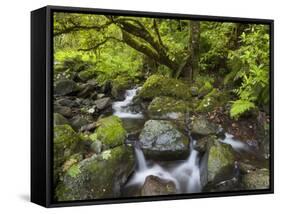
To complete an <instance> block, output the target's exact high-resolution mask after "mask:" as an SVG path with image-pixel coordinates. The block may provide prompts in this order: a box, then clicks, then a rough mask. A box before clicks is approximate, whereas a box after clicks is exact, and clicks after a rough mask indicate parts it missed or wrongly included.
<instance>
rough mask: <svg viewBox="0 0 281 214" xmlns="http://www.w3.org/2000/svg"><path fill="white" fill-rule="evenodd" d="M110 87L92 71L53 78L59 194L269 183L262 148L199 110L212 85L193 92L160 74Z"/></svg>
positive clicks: (177, 191)
mask: <svg viewBox="0 0 281 214" xmlns="http://www.w3.org/2000/svg"><path fill="white" fill-rule="evenodd" d="M112 88H113V87H112V86H110V84H109V83H105V84H104V85H103V86H99V85H98V84H97V82H95V81H94V80H93V79H91V80H89V81H87V82H86V83H83V84H80V85H78V84H76V83H75V82H74V81H62V82H58V83H57V85H56V86H55V94H56V97H55V103H54V111H55V117H54V125H55V127H57V129H58V130H60V131H55V139H54V142H55V157H57V159H55V168H56V170H55V178H54V179H55V183H56V185H57V188H56V197H57V200H59V201H64V200H78V199H95V198H113V197H121V196H125V197H128V196H130V197H132V196H147V195H159V194H162V195H167V194H181V193H195V192H210V191H216V192H217V191H234V190H245V189H263V188H268V185H269V173H268V166H267V162H266V160H265V158H264V154H263V151H262V149H260V148H258V147H257V145H256V144H253V143H249V142H250V141H249V142H247V141H246V142H245V141H242V140H240V139H237V136H234V135H232V134H231V133H228V132H226V131H225V130H227V131H228V130H232V129H228V128H227V127H225V124H224V123H222V124H218V123H217V122H216V121H213V120H212V118H210V115H209V113H208V114H204V113H203V112H202V110H200V111H199V110H198V111H196V112H194V111H193V109H195V105H197V107H196V109H197V108H199V107H200V106H201V107H200V108H203V107H204V105H203V107H202V105H201V103H202V102H205V100H204V99H205V98H203V99H201V100H200V99H198V97H199V95H200V96H203V97H207V98H206V99H207V100H208V99H210V101H209V102H210V103H211V102H212V101H211V99H212V98H214V96H215V95H214V92H213V90H211V91H210V92H209V93H207V94H205V95H202V93H203V92H200V93H193V94H192V93H191V92H190V91H189V89H188V88H187V86H186V84H184V83H181V82H178V80H173V79H171V80H169V81H168V82H165V79H163V77H158V76H152V77H151V78H149V79H148V80H147V81H146V82H145V83H144V85H143V86H142V87H137V86H130V87H129V89H125V90H124V89H122V90H121V91H120V92H119V93H120V94H121V95H118V93H117V94H116V93H115V96H113V95H112V93H111V92H112ZM193 92H194V91H193ZM204 93H206V92H204ZM210 93H211V95H210ZM195 95H196V96H195ZM216 96H217V95H216ZM199 102H200V103H199ZM219 102H222V101H219ZM198 103H199V104H198ZM209 105H214V106H216V105H218V104H217V103H212V104H209ZM205 107H209V106H208V105H207V106H205ZM205 107H204V108H205ZM214 109H216V107H214ZM211 112H212V111H211ZM221 122H223V120H222V121H221ZM231 127H232V126H231ZM232 128H233V127H232ZM241 129H242V127H241ZM68 139H69V140H68ZM70 139H71V140H70ZM66 142H68V143H69V145H65V143H66ZM113 169H114V170H113ZM255 177H260V179H259V181H257V180H256V179H254V178H255Z"/></svg>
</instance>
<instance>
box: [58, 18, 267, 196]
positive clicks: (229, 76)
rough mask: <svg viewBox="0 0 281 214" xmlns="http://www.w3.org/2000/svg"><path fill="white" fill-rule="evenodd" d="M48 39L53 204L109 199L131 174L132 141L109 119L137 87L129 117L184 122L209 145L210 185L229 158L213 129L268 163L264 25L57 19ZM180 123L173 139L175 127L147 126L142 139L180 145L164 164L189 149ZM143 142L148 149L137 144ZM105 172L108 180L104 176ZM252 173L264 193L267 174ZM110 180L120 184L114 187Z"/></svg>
mask: <svg viewBox="0 0 281 214" xmlns="http://www.w3.org/2000/svg"><path fill="white" fill-rule="evenodd" d="M53 29H54V32H53V35H54V94H55V96H54V111H55V115H54V125H55V129H54V131H55V135H54V137H55V139H54V143H55V148H54V149H55V150H54V152H55V163H54V165H55V169H54V170H55V174H54V180H55V184H56V185H57V187H56V199H58V200H79V199H92V198H104V197H112V191H111V190H112V189H113V188H116V185H117V186H120V185H121V184H123V183H124V181H126V178H128V177H129V175H130V174H131V173H132V171H133V170H134V169H133V165H134V164H133V154H132V153H131V151H129V150H128V148H127V147H126V148H125V147H124V145H123V144H124V142H125V141H126V140H127V138H129V137H128V136H131V134H132V133H130V131H131V130H125V129H124V128H123V126H122V120H120V118H118V117H117V116H112V113H113V112H112V109H111V107H112V102H114V101H121V100H124V98H125V94H124V92H125V90H127V89H132V88H135V87H139V86H141V87H142V88H141V90H140V91H138V93H137V95H136V96H135V97H134V100H133V101H132V102H133V103H132V106H131V108H132V109H133V110H132V112H143V113H144V114H145V115H147V117H148V118H149V119H155V118H156V119H159V118H160V119H163V117H164V115H170V116H171V117H172V119H175V118H177V119H179V118H180V119H182V121H184V122H183V123H185V122H186V121H185V120H186V117H187V115H188V117H189V118H188V119H190V118H191V121H192V122H194V123H195V124H197V122H198V124H199V125H198V127H200V128H197V129H199V131H198V130H197V131H194V135H196V136H197V135H200V136H201V137H202V136H205V137H203V138H202V139H203V140H202V142H203V144H202V145H205V144H204V142H207V143H208V142H209V144H211V145H213V147H207V146H203V147H201V144H200V145H198V146H197V147H198V148H197V149H198V151H200V152H201V153H204V152H205V151H206V149H207V148H208V149H210V151H211V152H210V157H209V162H210V163H208V164H209V168H210V170H213V171H212V173H213V175H212V180H213V179H214V177H215V175H216V174H215V173H218V172H219V171H220V170H221V168H222V167H226V166H228V165H231V164H233V163H234V160H235V158H236V156H234V155H233V154H232V151H230V150H231V148H228V147H227V146H225V145H223V146H221V144H219V143H218V142H217V140H218V138H219V136H215V135H218V131H214V130H218V129H216V128H214V127H218V126H219V127H221V128H223V130H224V131H225V132H228V133H231V134H233V135H234V136H235V137H236V138H237V139H239V140H241V141H245V142H247V143H248V144H249V145H250V144H251V145H250V146H252V144H253V145H255V143H256V144H257V145H259V150H261V151H262V153H263V156H264V157H265V159H268V156H269V148H268V147H269V146H268V145H269V136H268V130H269V119H270V115H269V102H270V100H269V98H270V97H269V88H270V86H269V69H270V64H269V63H270V59H269V47H270V46H269V43H270V36H269V30H270V29H269V26H268V25H262V24H248V23H238V22H236V23H232V22H212V21H196V20H185V19H160V18H148V17H147V18H146V17H130V16H111V15H92V14H76V13H55V14H54V28H53ZM170 113H173V114H170ZM174 113H176V114H174ZM183 115H184V116H183ZM202 117H204V118H205V119H206V120H207V122H206V120H203V119H200V118H202ZM183 118H184V119H183ZM194 118H199V119H198V120H197V121H196V120H195V119H194ZM169 119H171V118H169ZM151 121H152V122H151ZM202 121H203V122H202ZM123 122H124V121H123ZM183 123H179V124H176V126H177V128H178V129H179V130H180V131H175V130H174V122H172V123H171V124H170V122H157V121H156V122H155V121H154V120H150V121H148V122H147V124H148V125H150V126H152V128H149V129H148V131H150V130H153V129H154V128H155V127H158V128H159V129H161V128H163V130H169V131H171V130H172V131H171V133H172V134H174V135H175V136H179V138H180V142H175V143H178V146H179V148H180V147H181V148H182V151H180V152H179V153H176V154H175V153H174V154H172V153H171V154H170V153H165V155H164V156H167V155H166V154H169V155H168V156H169V158H166V157H165V158H166V159H169V160H170V159H173V158H174V157H175V156H176V157H179V154H180V155H183V156H184V155H185V154H186V153H187V152H188V148H189V147H188V146H187V144H188V142H189V140H188V139H186V137H185V136H184V135H182V134H181V132H182V131H183V130H184V131H186V128H184V127H183ZM209 123H212V124H211V125H210V124H209ZM202 124H203V125H202ZM204 124H205V125H204ZM206 124H207V125H206ZM148 125H147V126H148ZM145 127H146V126H144V129H143V130H145ZM196 127H197V126H196ZM206 127H207V128H206ZM141 128H143V124H142V127H141ZM188 129H189V131H191V133H192V130H193V129H192V128H190V127H189V128H188ZM194 129H196V128H194ZM155 130H156V128H155ZM155 130H154V131H155ZM137 131H138V135H139V130H137ZM158 131H159V130H158ZM156 132H157V130H156ZM157 133H158V134H160V135H161V132H157ZM150 134H151V133H150ZM192 134H193V133H192ZM132 135H133V136H134V137H135V135H136V133H135V132H134V133H133V134H132ZM206 136H207V137H206ZM141 137H143V139H146V138H145V134H143V135H142V134H141V135H140V138H141ZM167 139H174V138H173V137H171V138H169V136H168V137H167V136H166V138H165V139H164V141H167ZM81 142H82V143H81ZM205 147H206V148H205ZM202 148H203V150H202ZM202 151H204V152H202ZM144 152H145V149H144ZM124 155H126V158H125V159H124ZM146 155H151V153H149V152H148V153H147V154H146ZM153 155H154V156H155V157H157V158H158V157H161V158H163V155H158V154H157V155H155V154H154V153H153V154H152V156H153ZM154 156H153V157H154ZM211 156H212V157H211ZM218 158H221V159H219V160H218ZM212 160H214V161H213V162H212ZM220 161H221V162H220ZM222 161H224V162H222ZM118 164H119V165H120V164H122V166H123V168H122V169H119V168H118V167H116V166H119V165H118ZM218 165H219V166H218ZM107 167H109V169H111V168H110V167H112V168H114V170H112V171H106V168H107ZM208 170H209V169H208ZM259 170H260V168H258V169H257V170H255V171H254V172H255V173H257V176H261V177H262V178H261V180H262V181H264V183H266V184H264V183H262V184H260V185H261V186H262V187H261V188H263V187H264V185H265V186H266V185H267V184H268V171H266V173H264V171H263V170H261V171H259ZM210 173H211V172H210ZM259 173H260V174H259ZM246 174H247V173H246ZM261 174H262V175H261ZM264 174H265V175H264ZM99 175H100V176H99ZM114 176H117V177H118V178H120V179H119V180H118V181H115V180H114V179H113V180H114V181H112V177H114ZM247 176H248V177H250V178H249V180H250V181H247V182H249V183H250V184H249V183H247V184H245V186H247V185H254V187H253V188H255V187H256V186H255V185H256V184H252V183H251V182H252V177H251V176H252V174H247ZM255 176H256V175H253V178H254V177H255ZM89 177H91V179H90V180H87V179H89ZM248 177H247V178H248ZM73 178H75V179H73ZM102 179H104V180H105V181H106V182H107V183H104V181H102ZM116 179H117V178H116ZM151 179H152V180H151V182H158V181H157V179H156V181H155V180H153V179H155V178H151ZM208 179H209V177H208ZM62 181H63V182H62ZM121 181H122V182H121ZM114 182H115V183H114ZM208 182H211V180H210V181H209V180H208ZM212 182H213V181H212ZM255 182H257V181H255ZM208 184H209V183H208ZM95 185H98V186H100V188H102V189H100V188H99V187H95V188H97V189H95V188H94V187H93V186H95ZM169 185H170V184H169ZM171 185H172V186H173V185H174V184H173V183H172V184H171ZM258 185H259V184H258ZM121 186H122V185H121ZM245 186H244V187H243V188H246V187H245ZM259 187H260V186H259ZM92 188H93V190H92ZM247 188H248V186H247ZM257 188H258V187H257ZM148 189H149V188H148ZM143 191H144V190H143ZM145 191H147V190H145ZM149 191H150V189H149Z"/></svg>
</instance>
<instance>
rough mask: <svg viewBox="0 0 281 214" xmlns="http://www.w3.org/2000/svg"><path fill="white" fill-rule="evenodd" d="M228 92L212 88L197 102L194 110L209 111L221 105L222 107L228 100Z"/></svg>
mask: <svg viewBox="0 0 281 214" xmlns="http://www.w3.org/2000/svg"><path fill="white" fill-rule="evenodd" d="M229 100H230V98H229V94H228V92H222V91H219V90H218V89H217V88H214V89H213V90H212V91H211V92H210V93H208V94H207V95H206V96H205V97H204V98H203V100H202V101H201V102H199V104H198V106H197V108H196V111H197V112H209V111H212V110H214V108H216V107H219V106H222V107H224V106H225V105H226V104H227V102H229Z"/></svg>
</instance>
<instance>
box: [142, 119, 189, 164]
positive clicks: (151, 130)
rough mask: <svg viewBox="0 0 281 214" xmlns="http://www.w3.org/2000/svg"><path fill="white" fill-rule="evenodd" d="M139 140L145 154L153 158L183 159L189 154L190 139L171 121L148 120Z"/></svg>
mask: <svg viewBox="0 0 281 214" xmlns="http://www.w3.org/2000/svg"><path fill="white" fill-rule="evenodd" d="M139 140H140V147H141V148H142V150H143V152H144V154H145V156H146V157H148V158H152V159H153V160H182V159H185V158H186V157H187V156H188V152H189V139H188V138H187V137H186V136H185V135H184V134H183V133H181V132H180V131H179V130H177V128H176V127H175V126H174V124H173V123H172V122H170V121H166V120H149V121H147V122H146V123H145V125H144V128H143V130H142V131H141V133H140V136H139Z"/></svg>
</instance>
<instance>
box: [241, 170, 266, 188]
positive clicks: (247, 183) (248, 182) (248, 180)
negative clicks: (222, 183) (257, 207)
mask: <svg viewBox="0 0 281 214" xmlns="http://www.w3.org/2000/svg"><path fill="white" fill-rule="evenodd" d="M269 183H270V182H269V170H268V169H257V170H255V171H250V172H249V173H247V174H246V175H243V176H242V185H243V187H244V188H245V189H254V190H257V189H268V188H269Z"/></svg>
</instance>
